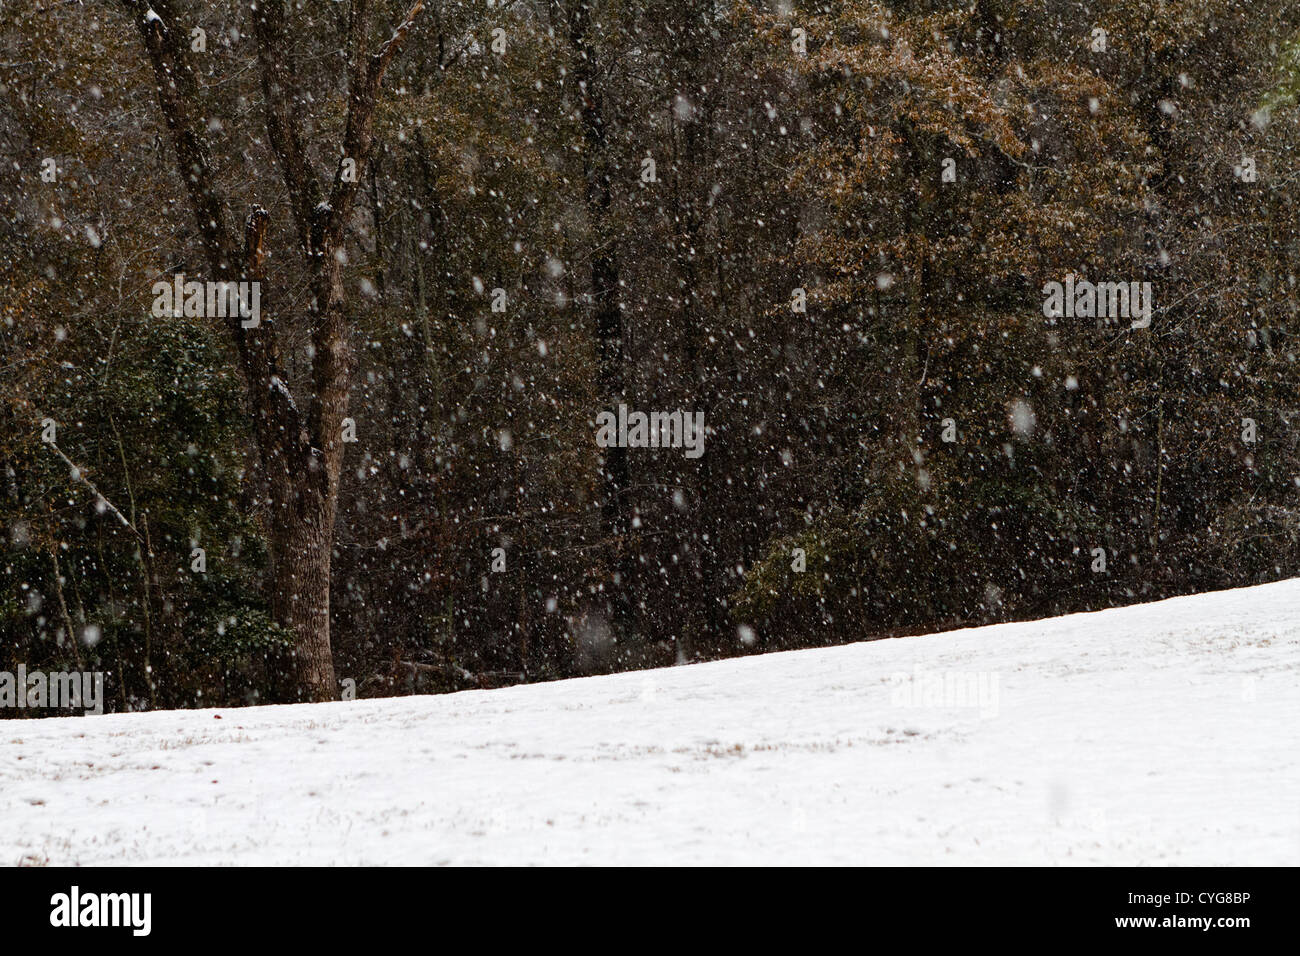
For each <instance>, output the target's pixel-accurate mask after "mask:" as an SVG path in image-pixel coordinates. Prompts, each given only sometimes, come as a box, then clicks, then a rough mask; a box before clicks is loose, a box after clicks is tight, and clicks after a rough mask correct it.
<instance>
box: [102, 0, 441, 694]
mask: <svg viewBox="0 0 1300 956" xmlns="http://www.w3.org/2000/svg"><path fill="white" fill-rule="evenodd" d="M121 3H122V6H123V7H124V8H125V9H126V11H127V13H128V15H129V16H131V17H132V19H133V20H134V21H135V23H136V26H137V29H138V30H139V32H140V37H141V39H142V41H143V42H144V47H145V50H146V52H147V54H148V57H149V61H150V63H151V65H152V67H153V71H154V77H155V81H156V89H157V93H158V105H159V107H160V109H161V111H162V114H163V118H164V120H165V121H166V123H167V129H168V133H169V134H170V136H171V140H172V145H173V147H174V149H175V151H176V164H177V170H178V172H179V173H180V176H181V180H182V182H183V183H184V185H185V189H186V191H187V194H188V197H189V201H190V206H191V209H192V211H193V213H194V218H195V225H196V227H197V230H198V236H199V239H200V241H201V244H202V247H203V252H204V256H205V258H206V260H207V265H208V269H209V272H210V278H211V279H212V280H225V281H229V280H233V279H251V280H253V281H256V282H259V283H263V284H265V280H266V274H265V270H264V268H263V261H264V259H265V252H264V249H263V240H264V239H265V236H266V232H267V225H268V222H269V219H270V215H269V214H268V213H267V212H266V210H264V209H262V207H261V206H254V208H253V210H252V212H251V213H250V215H249V216H248V218H247V219H246V221H245V223H244V236H243V243H242V252H241V245H240V243H239V242H238V241H236V237H235V236H234V235H233V233H232V232H231V230H230V228H229V225H228V222H227V218H228V217H227V214H226V206H225V202H224V201H223V200H222V198H221V196H220V195H219V192H218V189H217V186H216V182H217V177H216V175H215V171H214V169H213V164H212V160H211V156H212V154H213V150H212V149H211V144H210V142H209V139H210V137H211V136H212V135H213V133H212V131H211V129H210V128H209V126H208V124H207V123H205V122H204V121H203V113H204V110H203V109H202V108H201V106H200V103H199V86H200V81H199V78H198V75H197V74H196V72H195V70H194V69H193V65H192V63H191V62H190V51H189V46H188V30H187V29H186V26H185V24H184V23H183V21H182V20H181V19H180V18H179V17H178V15H177V13H176V11H175V10H174V9H173V3H172V2H171V0H121ZM423 6H424V3H423V0H414V3H413V4H412V6H411V8H410V10H409V11H408V12H407V14H406V17H405V18H404V19H403V21H402V22H401V24H399V25H398V27H397V28H396V30H395V31H394V32H393V34H392V36H391V37H390V38H389V39H388V40H387V41H385V42H384V43H383V44H382V45H380V47H379V48H378V49H377V50H375V51H373V52H372V51H371V48H370V47H371V44H370V34H369V23H368V20H369V16H368V10H369V3H368V0H353V2H352V4H351V7H350V11H349V20H348V41H347V54H348V63H349V68H348V101H347V116H346V121H345V124H344V134H343V142H342V144H341V149H338V150H337V151H336V152H335V153H334V155H337V156H338V160H337V165H336V166H335V169H334V173H333V180H332V182H331V184H330V185H329V186H328V187H327V189H325V188H322V185H321V183H320V181H319V180H318V179H317V175H316V172H315V170H314V169H313V168H312V163H311V160H310V157H309V155H308V152H307V149H306V141H305V137H304V135H303V124H302V116H301V112H302V108H303V104H304V102H305V101H304V99H303V98H302V97H300V96H297V95H296V91H295V71H294V63H293V44H292V43H291V41H290V38H291V35H292V26H291V24H290V22H289V20H290V16H291V11H292V5H291V4H289V3H287V2H286V0H262V2H260V3H259V4H258V5H257V7H256V9H255V13H254V32H255V34H256V36H257V68H258V71H259V73H260V75H261V80H262V84H261V85H262V95H263V99H264V105H265V118H266V130H267V134H268V139H269V140H270V143H271V149H272V152H273V153H274V154H275V157H276V161H277V163H278V165H279V167H280V174H281V178H282V180H283V182H284V187H285V191H286V193H287V195H288V205H289V209H290V212H291V214H292V216H293V222H294V226H295V231H296V233H297V238H298V242H299V245H300V246H301V248H302V251H303V253H304V254H305V257H306V264H307V269H308V276H309V278H310V281H311V288H312V292H313V296H314V298H313V300H312V302H311V304H310V306H309V307H308V309H307V315H306V316H305V318H306V319H307V321H308V323H309V326H310V329H311V343H312V362H311V373H310V383H309V386H308V387H307V388H305V389H303V391H304V392H305V393H306V394H307V396H308V397H309V399H310V404H309V407H308V410H307V412H306V414H305V415H304V414H303V413H301V412H300V411H299V409H298V406H297V404H296V403H295V401H294V399H293V395H292V393H291V392H290V390H289V382H288V378H287V375H286V373H285V371H284V369H283V368H282V366H281V363H280V359H279V349H278V343H277V333H278V329H279V317H278V316H274V315H271V316H263V317H262V320H261V322H260V324H258V325H257V326H253V327H248V328H245V327H243V326H242V325H241V321H240V320H241V317H240V316H234V317H233V318H231V319H229V320H228V321H227V326H228V329H229V331H230V334H231V336H232V338H233V339H234V342H235V346H236V348H237V350H238V353H239V362H240V368H241V371H242V373H243V376H244V382H245V386H246V388H247V390H248V400H249V405H250V407H251V410H252V412H253V432H254V435H255V437H256V440H257V444H258V451H259V455H260V460H261V464H262V467H263V469H264V471H265V474H266V478H267V481H268V484H269V486H270V498H271V506H272V512H271V515H270V521H269V528H268V537H269V538H270V547H271V605H272V613H273V615H274V617H275V619H276V621H277V622H278V623H280V624H282V625H284V626H285V627H287V628H288V629H289V630H290V631H291V632H292V633H293V635H294V642H295V643H294V654H293V657H294V665H295V671H296V678H297V684H298V696H299V697H305V698H307V699H311V700H333V699H334V698H335V696H336V687H335V681H334V665H333V656H332V653H331V649H330V563H331V562H330V559H331V549H332V547H333V540H334V514H335V508H336V504H337V501H338V490H339V475H340V473H341V471H342V464H343V440H342V439H343V436H342V423H343V419H344V416H345V415H346V414H347V406H348V391H349V389H350V387H351V381H352V369H351V349H350V347H349V336H350V329H349V327H348V324H347V315H346V303H345V296H344V279H343V273H342V264H341V260H342V256H341V255H340V253H341V252H342V250H343V247H344V245H345V241H344V236H345V232H346V226H347V222H348V217H349V216H350V215H351V212H352V208H353V206H354V204H355V200H356V195H357V189H358V185H357V184H358V183H359V182H362V181H364V176H365V172H366V166H367V163H368V161H369V158H370V154H371V151H372V147H373V136H372V130H373V126H374V114H375V106H376V104H377V102H378V95H379V89H380V85H381V83H382V82H383V77H384V73H385V72H386V70H387V69H388V65H389V63H390V62H391V61H392V59H393V57H394V56H395V55H396V53H397V51H398V50H399V49H400V48H401V46H402V44H403V42H404V41H405V38H406V36H407V35H408V34H409V32H410V29H411V26H412V24H413V23H414V21H415V18H416V17H417V16H418V15H419V13H420V11H421V10H422V9H423ZM345 171H346V174H345ZM322 196H325V197H326V198H325V199H324V201H322V199H321V197H322ZM268 291H269V290H268Z"/></svg>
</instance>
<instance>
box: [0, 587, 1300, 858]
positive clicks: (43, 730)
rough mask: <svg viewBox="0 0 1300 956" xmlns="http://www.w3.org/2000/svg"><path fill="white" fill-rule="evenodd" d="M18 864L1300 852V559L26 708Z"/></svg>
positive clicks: (9, 812)
mask: <svg viewBox="0 0 1300 956" xmlns="http://www.w3.org/2000/svg"><path fill="white" fill-rule="evenodd" d="M896 675H905V676H906V679H903V678H902V677H899V676H896ZM945 679H946V683H945V682H944V680H945ZM218 714H220V718H221V719H216V715H218ZM0 863H3V864H6V865H11V864H27V865H32V864H46V863H48V864H50V865H71V864H82V865H97V864H358V863H366V864H439V863H456V864H476V863H489V864H524V863H526V864H541V863H546V864H581V863H593V864H594V863H604V864H820V863H829V864H1139V865H1146V864H1157V865H1159V864H1194V865H1196V864H1228V865H1238V864H1291V865H1294V864H1297V863H1300V579H1297V580H1291V581H1284V582H1281V583H1277V584H1271V585H1265V586H1262V587H1255V588H1246V589H1241V590H1234V591H1225V592H1220V593H1216V594H1205V595H1198V596H1194V597H1185V598H1176V599H1173V600H1169V601H1162V602H1159V603H1156V604H1147V605H1139V606H1136V607H1130V608H1124V609H1117V610H1110V611H1102V612H1099V613H1093V614H1078V615H1073V616H1070V617H1065V618H1057V619H1053V620H1045V621H1037V622H1032V623H1022V624H1009V625H998V626H993V627H982V628H974V629H968V630H962V631H953V632H948V633H944V634H935V635H930V636H926V637H912V638H903V639H898V640H884V641H874V642H867V643H860V644H853V645H848V646H844V647H836V648H829V649H824V650H806V651H796V652H791V653H783V654H769V655H764V656H756V657H748V658H743V659H738V660H729V661H723V662H718V663H711V664H700V665H694V666H688V667H676V668H670V669H665V670H658V671H646V672H639V673H628V674H619V675H615V676H607V677H593V678H586V679H581V680H568V681H561V682H556V683H551V684H538V685H532V686H521V687H512V688H506V689H502V690H491V691H472V692H466V693H459V694H454V695H448V696H436V697H434V696H422V697H407V698H401V699H392V700H382V701H354V702H348V703H334V704H304V705H296V706H282V707H259V708H253V709H244V710H218V711H213V710H203V711H169V712H160V713H152V714H125V715H118V716H112V715H110V716H103V717H85V718H81V717H75V718H61V719H51V720H40V721H6V722H4V723H2V724H0Z"/></svg>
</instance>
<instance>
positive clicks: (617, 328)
mask: <svg viewBox="0 0 1300 956" xmlns="http://www.w3.org/2000/svg"><path fill="white" fill-rule="evenodd" d="M558 15H559V12H558V10H556V9H555V8H554V7H553V8H552V17H558ZM564 17H565V26H566V27H567V29H568V33H569V43H570V46H571V48H572V50H573V53H574V57H575V59H576V63H575V65H574V79H575V81H576V83H577V87H578V91H579V95H580V96H581V97H582V109H581V113H580V115H581V127H582V140H583V148H582V165H583V173H584V176H585V178H586V206H587V217H588V220H589V222H590V227H591V230H592V233H593V241H594V243H595V246H596V248H595V250H594V252H593V254H592V259H591V297H592V300H593V319H594V320H595V327H596V328H595V331H596V342H597V348H598V361H599V372H598V388H599V393H600V401H601V402H602V403H603V404H604V405H605V407H607V408H609V409H610V410H611V411H615V412H617V406H618V405H619V403H621V402H626V401H627V381H626V376H625V369H626V367H627V356H626V349H625V342H624V336H623V312H622V309H621V308H620V304H619V263H618V257H617V254H616V252H615V251H614V250H615V244H614V242H613V237H612V236H611V234H610V233H611V226H612V223H611V221H610V211H611V208H612V206H613V195H612V190H611V186H610V168H609V155H608V151H609V143H608V128H607V125H606V117H605V108H604V102H603V98H602V95H601V93H602V91H601V81H600V79H599V73H598V70H597V66H596V53H595V50H594V49H593V47H592V45H591V42H590V30H591V26H592V24H591V4H590V0H571V2H570V3H569V4H568V6H567V8H566V9H565V11H564ZM630 485H631V477H630V471H629V468H628V457H627V449H626V448H621V447H618V446H614V447H610V448H606V449H605V461H604V467H603V468H602V469H601V509H600V512H601V532H602V536H603V537H604V539H605V541H606V542H608V543H609V545H610V547H611V549H612V560H611V565H612V570H613V571H614V574H615V576H616V581H615V582H614V585H613V587H611V588H609V589H608V591H607V595H608V607H607V611H608V615H609V625H610V627H611V629H612V630H613V632H614V635H615V638H616V639H623V638H626V637H628V636H629V634H630V631H631V629H632V626H633V622H632V607H633V601H632V575H633V571H634V568H635V560H634V555H633V554H632V543H631V541H630V540H629V535H630V534H631V530H632V528H631V520H630V516H629V513H630V510H631V501H630V500H629V492H630Z"/></svg>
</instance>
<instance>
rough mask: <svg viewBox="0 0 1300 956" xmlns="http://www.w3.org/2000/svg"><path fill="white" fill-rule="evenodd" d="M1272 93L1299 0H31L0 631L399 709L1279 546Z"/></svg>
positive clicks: (0, 361) (1255, 572) (1286, 309)
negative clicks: (1104, 309)
mask: <svg viewBox="0 0 1300 956" xmlns="http://www.w3.org/2000/svg"><path fill="white" fill-rule="evenodd" d="M1297 94H1300V5H1297V4H1295V3H1294V2H1284V0H880V2H871V0H847V2H808V3H805V2H790V3H775V4H774V3H770V2H766V0H763V2H750V0H516V2H510V0H497V2H495V3H494V2H492V0H473V2H471V0H463V2H453V0H424V2H423V3H421V2H418V0H415V2H413V0H369V2H367V0H351V2H325V0H301V2H298V3H290V2H284V0H258V2H257V3H246V2H245V3H236V2H226V3H198V2H188V0H85V2H84V3H68V2H60V0H5V2H4V3H3V6H2V7H0V290H2V291H3V295H2V296H0V471H2V472H3V473H2V474H0V670H10V671H13V670H14V669H15V668H16V667H17V666H18V664H20V663H23V664H25V665H26V667H27V668H29V669H35V668H38V667H40V668H46V669H92V670H102V671H104V672H105V673H106V674H107V688H108V697H109V700H108V702H107V704H108V707H109V708H110V709H116V710H126V709H140V708H162V707H193V706H202V705H212V704H222V705H227V704H233V703H254V702H258V701H284V700H296V699H326V698H333V697H337V696H339V695H340V694H345V695H350V694H351V693H352V692H353V689H355V693H356V694H357V695H358V696H381V695H390V694H402V693H411V692H429V691H440V690H451V689H459V688H465V687H479V686H495V685H498V684H502V683H510V682H516V681H534V680H547V679H553V678H558V677H565V676H572V675H578V674H589V673H599V672H606V671H611V670H621V669H627V668H635V667H646V666H658V665H667V664H672V663H674V662H678V663H683V662H689V661H697V660H707V659H711V658H716V657H721V656H728V655H737V654H751V653H760V652H765V651H772V650H780V649H791V648H799V647H808V646H816V645H823V644H831V643H838V642H844V641H852V640H863V639H869V638H876V637H885V636H895V635H899V634H906V633H916V632H923V631H933V630H940V629H946V628H953V627H958V626H965V625H973V624H981V623H987V622H993V621H1000V620H1009V619H1020V618H1030V617H1034V616H1043V615H1050V614H1059V613H1065V612H1069V611H1077V610H1085V609H1092V608H1099V607H1105V606H1110V605H1118V604H1125V603H1132V602H1136V601H1143V600H1152V599H1156V598H1159V597H1163V596H1169V595H1174V594H1180V593H1188V592H1197V591H1204V590H1210V589H1216V588H1226V587H1232V586H1238V585H1246V584H1251V583H1257V582H1263V581H1269V580H1275V579H1278V578H1283V577H1289V576H1294V575H1296V574H1297V573H1300V395H1297V393H1296V384H1297V382H1300V374H1298V372H1300V370H1298V369H1297V366H1296V359H1297V354H1296V353H1297V349H1298V348H1300V339H1298V338H1297V333H1298V332H1300V289H1298V288H1297V275H1296V273H1297V271H1300V270H1298V268H1297V263H1298V262H1300V189H1298V188H1297V186H1298V183H1300V179H1298V174H1297V164H1296V159H1297V157H1300V111H1298V108H1297V103H1296V99H1297ZM177 274H181V275H184V276H185V277H186V278H187V279H192V280H198V281H211V282H218V281H221V282H226V281H230V282H234V281H251V282H257V283H259V287H260V289H261V321H260V324H258V325H256V326H255V327H245V323H244V322H241V321H239V318H238V317H237V316H236V317H235V318H233V319H231V318H224V319H223V318H219V317H212V316H203V315H198V316H196V315H186V314H180V315H164V316H163V317H158V316H157V315H156V314H155V311H154V309H153V306H154V303H155V292H154V288H155V283H157V282H158V281H159V280H160V279H162V280H163V281H165V282H170V281H171V280H172V277H173V276H175V275H177ZM1067 277H1076V278H1077V279H1078V280H1079V281H1091V282H1093V283H1096V282H1104V281H1114V282H1124V283H1129V282H1135V283H1142V282H1149V283H1151V289H1152V293H1153V303H1154V308H1153V311H1152V316H1151V322H1150V324H1149V326H1142V325H1141V324H1140V323H1131V322H1130V321H1128V320H1127V319H1126V318H1125V319H1116V318H1114V317H1107V318H1098V317H1096V316H1095V315H1093V316H1088V315H1087V314H1086V313H1085V314H1082V315H1073V316H1070V317H1066V316H1064V315H1048V314H1045V313H1046V312H1047V311H1049V310H1045V308H1044V298H1045V296H1044V289H1045V286H1046V285H1047V284H1048V283H1051V282H1064V281H1065V280H1066V278H1067ZM1072 281H1073V280H1072ZM619 405H626V406H627V407H628V408H630V409H634V410H644V411H663V412H671V411H674V410H685V411H692V412H699V413H703V415H704V422H705V429H706V430H705V433H704V453H703V454H702V455H700V456H699V457H688V456H687V455H686V454H684V453H683V450H682V449H680V448H644V447H631V448H629V447H610V448H604V447H601V446H600V445H599V444H598V443H597V441H596V437H595V436H596V431H597V425H596V421H597V416H598V415H599V414H600V413H601V412H602V411H605V410H613V409H617V408H618V406H619Z"/></svg>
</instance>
